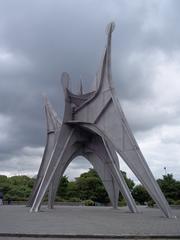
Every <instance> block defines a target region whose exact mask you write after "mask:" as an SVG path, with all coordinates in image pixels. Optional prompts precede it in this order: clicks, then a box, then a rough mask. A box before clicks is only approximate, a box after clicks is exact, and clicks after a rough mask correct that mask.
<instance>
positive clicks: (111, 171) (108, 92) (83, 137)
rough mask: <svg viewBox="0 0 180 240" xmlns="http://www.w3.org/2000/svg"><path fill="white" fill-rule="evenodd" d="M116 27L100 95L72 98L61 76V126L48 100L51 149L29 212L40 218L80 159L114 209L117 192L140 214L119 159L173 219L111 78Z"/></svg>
mask: <svg viewBox="0 0 180 240" xmlns="http://www.w3.org/2000/svg"><path fill="white" fill-rule="evenodd" d="M113 29H114V24H113V23H110V24H109V25H108V26H107V45H106V48H105V52H104V55H103V59H102V63H101V66H100V70H99V72H98V74H97V77H96V90H95V91H92V92H88V93H86V94H84V93H83V89H82V85H81V86H80V93H79V94H73V93H72V92H71V91H70V90H69V88H68V86H69V75H68V74H67V73H63V74H62V84H63V88H64V94H65V110H64V118H63V121H62V122H60V121H59V120H58V118H57V114H56V113H55V112H54V110H53V109H52V106H51V105H50V103H49V102H48V101H47V100H46V103H45V112H46V118H47V130H48V131H47V143H46V147H45V151H44V155H43V159H42V163H41V166H40V169H39V173H38V176H37V181H36V184H35V185H34V188H33V191H32V194H31V197H30V199H29V202H28V206H30V207H31V209H30V211H31V212H32V211H35V212H37V211H38V210H39V208H40V205H41V202H42V200H43V198H44V196H45V194H46V192H47V191H48V192H49V197H48V206H49V208H52V207H53V204H54V199H55V195H56V191H57V187H58V184H59V180H60V179H61V177H62V175H63V173H64V171H65V170H66V168H67V167H68V165H69V163H70V162H71V161H72V160H73V158H75V157H76V156H78V155H82V156H84V157H85V158H87V159H88V160H89V161H90V162H91V164H92V165H93V166H94V168H95V170H96V171H97V173H98V174H99V176H100V178H101V180H102V182H103V184H104V186H105V188H106V190H107V193H108V195H109V198H110V200H111V203H112V205H113V207H114V208H116V207H117V206H118V196H119V191H120V192H121V193H122V195H123V196H124V198H125V200H126V202H127V205H128V207H129V209H130V210H131V212H138V209H137V207H136V204H135V201H134V199H133V198H132V195H131V192H130V191H129V189H128V186H127V184H126V182H125V180H124V178H123V175H122V173H121V171H120V167H119V160H118V156H117V152H118V154H119V155H120V156H121V158H122V159H123V160H124V161H125V162H126V164H127V165H128V166H129V167H130V169H131V170H132V171H133V172H134V174H135V175H136V176H137V178H138V179H139V181H140V182H141V183H142V184H143V185H144V187H145V188H146V189H147V191H148V192H149V194H150V195H151V197H152V198H153V199H154V201H155V202H156V203H157V205H158V206H159V207H160V208H161V210H162V211H163V213H164V214H165V216H166V217H168V218H172V217H173V214H172V212H171V209H170V207H169V205H168V203H167V201H166V199H165V197H164V195H163V193H162V192H161V190H160V188H159V186H158V184H157V182H156V180H155V179H154V177H153V175H152V173H151V171H150V169H149V167H148V165H147V163H146V161H145V159H144V157H143V155H142V153H141V151H140V149H139V146H138V144H137V142H136V140H135V138H134V136H133V133H132V131H131V129H130V127H129V125H128V122H127V120H126V118H125V115H124V113H123V111H122V108H121V106H120V104H119V102H118V99H117V97H116V95H115V91H114V88H113V86H112V78H111V35H112V32H113Z"/></svg>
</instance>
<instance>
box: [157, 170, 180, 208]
mask: <svg viewBox="0 0 180 240" xmlns="http://www.w3.org/2000/svg"><path fill="white" fill-rule="evenodd" d="M157 182H158V184H159V186H160V188H161V189H162V191H163V193H164V195H165V197H166V198H167V200H168V201H169V203H170V204H171V203H173V202H174V201H177V200H179V199H180V181H177V180H175V179H174V178H173V175H172V174H167V175H164V176H163V179H158V180H157Z"/></svg>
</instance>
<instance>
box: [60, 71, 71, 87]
mask: <svg viewBox="0 0 180 240" xmlns="http://www.w3.org/2000/svg"><path fill="white" fill-rule="evenodd" d="M69 81H70V77H69V74H68V73H67V72H63V73H62V75H61V83H62V86H63V90H64V91H66V89H68V88H69Z"/></svg>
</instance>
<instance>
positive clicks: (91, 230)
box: [0, 206, 180, 239]
mask: <svg viewBox="0 0 180 240" xmlns="http://www.w3.org/2000/svg"><path fill="white" fill-rule="evenodd" d="M140 210H141V211H142V212H141V213H138V214H132V213H130V212H129V211H128V209H127V208H126V207H124V208H119V209H117V210H114V209H112V208H109V207H70V206H66V207H65V206H56V207H55V209H53V210H48V209H47V208H46V207H43V208H42V210H41V212H39V213H29V209H28V208H26V207H25V206H1V207H0V236H1V237H3V236H2V234H3V233H8V234H31V235H32V237H33V235H34V236H35V235H36V234H37V235H42V234H43V235H42V238H43V236H45V235H49V237H50V236H51V235H52V236H53V237H55V236H61V237H63V236H66V237H67V235H68V236H71V235H72V236H75V235H76V236H77V238H78V237H79V236H84V237H85V236H86V238H87V237H88V236H89V238H91V237H92V236H99V237H100V236H103V237H104V236H107V237H108V236H109V237H113V236H114V237H116V236H119V237H121V236H127V237H128V236H167V237H168V236H179V239H180V210H173V211H174V214H175V215H176V216H177V219H167V218H165V217H164V216H163V214H162V212H161V211H160V210H159V209H150V208H146V207H140ZM24 236H25V235H24ZM3 239H4V238H3ZM10 239H13V238H12V237H11V238H10ZM24 239H25V238H24ZM32 239H33V238H32ZM39 239H40V238H39ZM49 239H50V238H49ZM66 239H67V238H66Z"/></svg>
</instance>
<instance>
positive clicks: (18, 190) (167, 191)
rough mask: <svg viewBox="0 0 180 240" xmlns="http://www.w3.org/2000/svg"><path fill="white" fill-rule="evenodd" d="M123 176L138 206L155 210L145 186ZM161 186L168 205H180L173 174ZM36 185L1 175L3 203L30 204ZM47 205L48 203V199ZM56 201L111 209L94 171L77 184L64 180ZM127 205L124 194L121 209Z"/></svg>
mask: <svg viewBox="0 0 180 240" xmlns="http://www.w3.org/2000/svg"><path fill="white" fill-rule="evenodd" d="M122 173H123V176H124V178H125V181H126V183H127V185H128V187H129V189H130V191H131V193H132V195H133V197H134V199H135V201H136V202H137V204H141V205H143V204H148V205H149V206H153V204H154V202H153V200H152V199H151V197H150V196H149V194H148V192H147V191H146V190H145V188H144V187H143V186H142V185H135V183H134V181H133V180H132V179H130V178H128V177H127V175H126V173H125V172H122ZM157 182H158V184H159V186H160V188H161V189H162V191H163V193H164V195H165V197H166V199H167V200H168V202H169V203H170V204H178V205H180V181H177V180H176V179H174V177H173V175H172V174H167V175H164V176H163V178H162V179H158V180H157ZM34 183H35V178H30V177H28V176H12V177H7V176H4V175H0V194H1V195H3V201H4V202H7V201H9V200H11V201H27V200H28V198H29V196H30V193H31V191H32V187H33V185H34ZM45 201H47V196H46V197H45ZM56 201H58V202H84V203H85V205H94V204H102V205H108V204H109V203H110V200H109V197H108V195H107V192H106V190H105V188H104V186H103V184H102V181H101V179H100V178H99V176H98V175H97V173H96V172H95V170H94V169H89V171H88V172H85V173H82V174H81V175H80V176H79V177H77V178H76V179H75V180H74V181H69V179H68V177H67V176H63V177H62V179H61V181H60V183H59V186H58V190H57V195H56ZM125 204H126V203H125V200H124V199H123V196H122V195H121V193H120V194H119V205H120V206H123V205H125Z"/></svg>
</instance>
